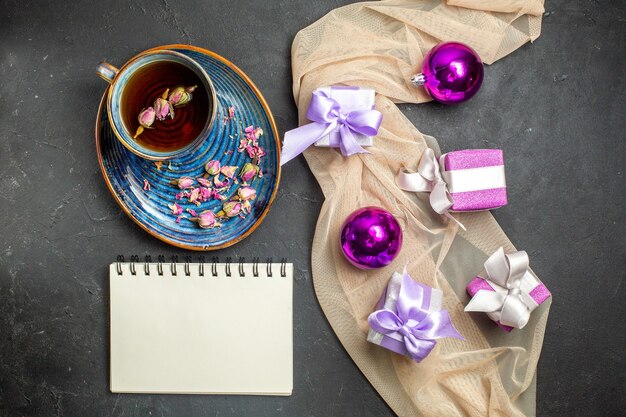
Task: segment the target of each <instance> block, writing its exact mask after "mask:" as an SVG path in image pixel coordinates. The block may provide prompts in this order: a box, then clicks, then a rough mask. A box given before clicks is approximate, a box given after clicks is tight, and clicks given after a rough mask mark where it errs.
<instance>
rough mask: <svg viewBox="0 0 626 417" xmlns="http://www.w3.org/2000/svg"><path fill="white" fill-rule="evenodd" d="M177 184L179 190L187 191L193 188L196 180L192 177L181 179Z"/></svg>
mask: <svg viewBox="0 0 626 417" xmlns="http://www.w3.org/2000/svg"><path fill="white" fill-rule="evenodd" d="M177 182H178V188H181V189H185V188H192V187H193V182H194V180H193V178H191V177H180V178H179V179H178V181H177Z"/></svg>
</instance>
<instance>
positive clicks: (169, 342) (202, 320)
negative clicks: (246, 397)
mask: <svg viewBox="0 0 626 417" xmlns="http://www.w3.org/2000/svg"><path fill="white" fill-rule="evenodd" d="M109 275H110V287H111V293H110V306H111V307H110V308H111V311H110V314H111V391H112V392H126V393H164V394H165V393H172V394H174V393H177V394H251V395H291V391H292V388H293V354H292V351H293V347H292V343H293V339H292V277H293V265H292V264H289V263H286V262H282V263H271V262H270V263H263V264H262V263H258V262H253V263H243V262H234V263H231V262H225V263H218V262H211V263H188V262H186V263H177V262H168V263H166V262H157V263H151V262H145V263H144V262H142V263H139V262H136V261H135V260H134V259H133V261H132V262H122V261H121V260H118V262H114V263H112V264H111V265H110V269H109Z"/></svg>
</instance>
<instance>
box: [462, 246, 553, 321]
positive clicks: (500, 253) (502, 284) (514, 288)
mask: <svg viewBox="0 0 626 417" xmlns="http://www.w3.org/2000/svg"><path fill="white" fill-rule="evenodd" d="M528 265H529V260H528V254H527V253H526V252H524V251H517V252H512V253H508V254H507V253H505V252H504V249H503V248H499V249H498V250H497V251H495V252H494V253H493V254H492V255H491V256H490V257H489V259H487V261H486V262H485V265H484V266H485V274H486V276H487V277H486V278H483V277H481V276H476V277H474V278H473V279H472V280H471V281H470V283H469V284H467V293H468V294H469V295H470V296H471V297H472V299H471V300H470V302H469V303H468V304H467V306H466V307H465V311H473V312H483V313H486V314H487V316H489V318H490V319H491V320H493V321H494V322H495V323H496V324H497V325H498V326H500V328H502V329H503V330H504V331H506V332H510V331H511V330H513V329H514V328H518V329H522V328H524V326H526V324H527V323H528V320H529V319H530V315H531V313H532V312H533V311H534V310H535V309H537V307H539V306H540V305H541V304H542V303H543V302H545V301H546V300H547V299H548V298H549V297H551V296H552V294H551V293H550V291H549V290H548V288H547V287H546V286H545V285H544V284H543V283H542V282H541V281H540V280H539V278H537V277H536V276H535V274H533V273H532V272H531V270H530V269H529V266H528Z"/></svg>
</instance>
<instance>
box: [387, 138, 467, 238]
mask: <svg viewBox="0 0 626 417" xmlns="http://www.w3.org/2000/svg"><path fill="white" fill-rule="evenodd" d="M396 184H397V185H398V187H400V188H401V189H402V190H404V191H412V192H415V193H421V192H430V197H429V201H430V205H431V207H432V208H433V210H434V211H435V212H436V213H438V214H441V215H443V216H446V217H447V218H449V219H452V220H454V221H455V222H456V223H457V224H458V225H459V226H460V227H461V229H463V230H467V229H465V226H463V225H462V224H461V222H459V221H458V220H457V219H456V218H455V217H454V216H452V215H451V214H450V212H449V211H448V210H449V209H450V207H452V204H453V203H454V200H452V196H451V195H450V192H449V191H448V184H446V182H445V181H444V180H443V177H442V176H441V169H440V168H439V162H438V161H437V158H436V157H435V152H434V151H433V150H432V149H430V148H427V149H426V150H425V151H424V153H423V154H422V158H421V159H420V163H419V165H418V167H417V172H407V171H406V170H404V169H402V170H400V172H398V175H397V176H396Z"/></svg>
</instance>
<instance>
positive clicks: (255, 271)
mask: <svg viewBox="0 0 626 417" xmlns="http://www.w3.org/2000/svg"><path fill="white" fill-rule="evenodd" d="M123 262H124V255H118V256H117V262H116V270H117V274H118V275H122V272H123V271H122V263H123ZM151 263H152V257H151V256H150V255H146V256H145V258H144V261H143V270H144V274H145V275H150V264H151ZM166 263H167V262H166V259H165V256H163V255H159V256H158V258H157V262H156V264H157V274H158V275H163V265H164V264H166ZM206 263H207V262H206V259H205V257H204V256H200V257H199V258H198V263H197V265H198V275H200V276H201V277H203V276H204V266H205V264H206ZM219 263H220V260H219V257H217V256H213V257H212V258H211V262H210V264H211V271H210V272H211V276H214V277H216V276H217V264H219ZM232 263H233V260H232V258H231V257H230V256H229V257H227V258H226V261H225V265H226V266H225V270H226V276H227V277H230V276H232V269H231V265H232ZM245 263H246V259H245V258H243V257H240V258H239V260H238V261H237V264H238V268H237V272H238V274H239V277H245V276H246V272H245V269H244V264H245ZM138 264H141V261H140V260H139V256H137V255H132V256H131V257H130V262H129V269H130V273H131V275H137V267H138ZM169 264H170V265H169V267H170V271H171V274H172V276H178V266H179V265H181V264H180V263H179V262H178V256H177V255H174V256H172V257H171V261H170V262H169ZM191 264H194V262H193V260H192V258H191V256H185V262H184V263H182V265H183V273H184V275H185V276H191ZM259 264H260V260H259V258H257V257H255V258H252V276H253V277H258V276H259ZM272 264H273V258H267V261H266V265H265V266H266V274H267V276H268V277H272V275H273V270H272V269H273V268H272ZM139 267H141V266H139ZM279 272H280V276H281V277H286V276H287V258H282V259H281V261H280V271H279Z"/></svg>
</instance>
